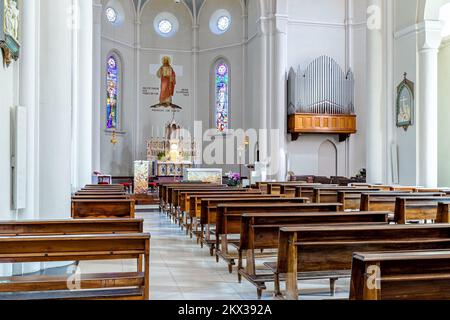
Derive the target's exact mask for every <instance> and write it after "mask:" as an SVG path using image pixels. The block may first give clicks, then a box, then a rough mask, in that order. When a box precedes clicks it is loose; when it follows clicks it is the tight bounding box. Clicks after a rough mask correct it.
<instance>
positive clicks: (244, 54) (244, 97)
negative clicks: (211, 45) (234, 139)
mask: <svg viewBox="0 0 450 320" xmlns="http://www.w3.org/2000/svg"><path fill="white" fill-rule="evenodd" d="M247 42H248V14H247V6H245V9H244V13H243V15H242V67H241V70H242V100H241V101H242V102H241V121H242V126H241V127H242V128H243V129H248V128H246V122H245V108H246V102H247V85H246V84H247V59H248V54H247V51H248V48H247V45H248V43H247Z"/></svg>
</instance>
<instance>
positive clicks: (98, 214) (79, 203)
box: [72, 199, 135, 219]
mask: <svg viewBox="0 0 450 320" xmlns="http://www.w3.org/2000/svg"><path fill="white" fill-rule="evenodd" d="M134 215H135V201H134V200H132V199H125V200H124V199H112V200H96V199H93V200H72V218H73V219H90V218H91V219H92V218H134Z"/></svg>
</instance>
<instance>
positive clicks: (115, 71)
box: [106, 56, 119, 129]
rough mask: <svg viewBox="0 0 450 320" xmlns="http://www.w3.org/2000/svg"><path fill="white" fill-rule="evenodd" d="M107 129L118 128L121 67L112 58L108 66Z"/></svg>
mask: <svg viewBox="0 0 450 320" xmlns="http://www.w3.org/2000/svg"><path fill="white" fill-rule="evenodd" d="M106 70H107V74H106V128H107V129H117V128H118V96H119V66H118V64H117V59H116V58H115V57H114V56H110V57H109V58H108V61H107V66H106Z"/></svg>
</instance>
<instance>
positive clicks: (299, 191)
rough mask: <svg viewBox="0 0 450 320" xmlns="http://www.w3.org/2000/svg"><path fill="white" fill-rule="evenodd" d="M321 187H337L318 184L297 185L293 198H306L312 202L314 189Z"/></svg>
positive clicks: (335, 185)
mask: <svg viewBox="0 0 450 320" xmlns="http://www.w3.org/2000/svg"><path fill="white" fill-rule="evenodd" d="M317 187H322V188H332V187H338V185H337V184H320V183H309V184H305V185H299V186H296V187H295V196H296V197H297V198H308V199H309V201H311V202H312V201H313V197H314V188H317Z"/></svg>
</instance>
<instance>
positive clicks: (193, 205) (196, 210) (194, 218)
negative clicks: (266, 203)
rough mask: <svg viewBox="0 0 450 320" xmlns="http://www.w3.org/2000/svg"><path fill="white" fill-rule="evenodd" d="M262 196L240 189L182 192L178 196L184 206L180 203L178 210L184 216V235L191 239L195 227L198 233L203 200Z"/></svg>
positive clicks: (258, 192)
mask: <svg viewBox="0 0 450 320" xmlns="http://www.w3.org/2000/svg"><path fill="white" fill-rule="evenodd" d="M261 194H262V191H261V190H252V189H241V190H239V191H227V192H220V191H211V192H207V191H206V192H182V193H181V194H180V199H184V204H183V202H182V204H181V206H180V210H181V211H182V212H183V213H184V215H185V227H186V234H190V237H191V238H192V237H193V233H194V232H193V229H194V227H196V229H197V230H196V232H197V231H198V226H199V223H198V222H199V220H200V215H201V201H202V199H204V198H208V197H210V198H217V197H220V198H236V197H241V198H251V197H255V196H260V195H261Z"/></svg>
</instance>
